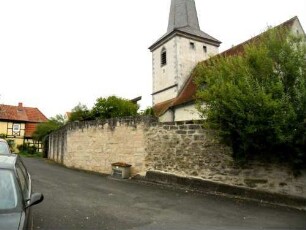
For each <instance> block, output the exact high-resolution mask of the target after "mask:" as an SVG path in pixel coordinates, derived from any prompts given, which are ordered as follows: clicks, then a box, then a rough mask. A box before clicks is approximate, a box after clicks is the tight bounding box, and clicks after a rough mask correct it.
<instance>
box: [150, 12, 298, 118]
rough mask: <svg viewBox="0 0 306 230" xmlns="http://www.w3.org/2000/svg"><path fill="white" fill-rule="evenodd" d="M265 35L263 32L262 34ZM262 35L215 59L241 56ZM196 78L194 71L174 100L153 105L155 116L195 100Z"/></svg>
mask: <svg viewBox="0 0 306 230" xmlns="http://www.w3.org/2000/svg"><path fill="white" fill-rule="evenodd" d="M295 20H299V19H298V17H293V18H291V19H289V20H288V21H286V22H284V23H282V24H280V25H278V26H276V27H275V28H280V27H285V28H286V27H288V28H289V27H291V26H292V25H293V23H294V22H295ZM264 33H265V32H264ZM262 35H263V33H261V34H259V35H257V36H255V37H253V38H251V39H249V40H247V41H245V42H243V43H241V44H239V45H237V46H234V47H232V48H230V49H228V50H226V51H224V52H222V53H220V54H218V55H216V56H214V58H215V57H220V56H235V55H241V54H243V53H244V49H245V46H246V45H247V44H251V43H253V42H256V41H258V39H260V37H261V36H262ZM206 61H207V60H205V61H202V62H200V63H198V65H204V64H205V63H206ZM195 77H196V74H195V71H192V73H191V75H190V77H189V79H188V80H187V82H186V84H185V86H184V87H183V88H182V90H181V92H180V93H179V95H178V96H177V97H176V98H173V99H171V100H168V101H164V102H161V103H159V104H156V105H154V107H153V109H154V112H155V115H156V116H161V115H163V114H164V113H165V112H166V111H167V110H168V109H169V108H171V107H175V106H178V105H182V104H185V103H188V102H192V101H194V100H195V95H196V89H197V88H196V85H195V83H194V79H195Z"/></svg>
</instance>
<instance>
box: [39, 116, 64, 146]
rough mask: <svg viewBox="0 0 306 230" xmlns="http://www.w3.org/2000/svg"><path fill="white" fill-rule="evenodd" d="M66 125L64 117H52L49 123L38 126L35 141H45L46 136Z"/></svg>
mask: <svg viewBox="0 0 306 230" xmlns="http://www.w3.org/2000/svg"><path fill="white" fill-rule="evenodd" d="M64 124H65V123H64V118H63V116H62V115H56V116H55V117H51V118H50V119H49V121H48V122H44V123H40V124H38V125H37V127H36V130H35V131H34V133H33V139H35V140H38V141H43V140H44V138H45V137H46V136H48V135H49V134H50V133H52V132H53V131H55V130H57V129H59V128H60V127H62V126H63V125H64Z"/></svg>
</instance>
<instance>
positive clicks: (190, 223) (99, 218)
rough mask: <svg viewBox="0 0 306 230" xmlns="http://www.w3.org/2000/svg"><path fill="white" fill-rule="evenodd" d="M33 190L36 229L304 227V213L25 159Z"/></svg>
mask: <svg viewBox="0 0 306 230" xmlns="http://www.w3.org/2000/svg"><path fill="white" fill-rule="evenodd" d="M24 161H25V163H26V165H27V166H28V168H29V171H30V173H31V174H32V180H33V184H34V190H35V191H39V192H42V193H43V194H44V196H45V200H44V201H43V203H41V204H39V205H37V206H35V207H34V214H35V219H34V227H35V229H52V230H55V229H74V230H75V229H102V230H103V229H118V230H119V229H120V230H124V229H139V230H149V229H150V230H163V229H167V230H193V229H197V230H198V229H207V230H215V229H218V230H219V229H227V230H228V229H232V230H234V229H235V230H236V229H284V230H285V229H286V230H289V229H303V230H305V229H306V212H302V211H297V210H292V209H287V208H280V207H272V206H263V205H260V204H257V203H251V202H245V201H239V200H233V199H228V198H225V197H218V196H213V195H203V194H197V193H188V192H186V191H182V190H174V189H170V188H165V187H162V186H156V185H149V184H143V183H138V182H134V181H129V180H128V181H118V180H114V179H110V178H108V177H104V176H100V175H95V174H88V173H84V172H79V171H74V170H70V169H66V168H64V167H62V166H59V165H56V164H54V163H52V162H49V161H47V160H43V159H29V158H27V159H24Z"/></svg>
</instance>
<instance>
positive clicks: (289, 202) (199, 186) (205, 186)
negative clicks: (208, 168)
mask: <svg viewBox="0 0 306 230" xmlns="http://www.w3.org/2000/svg"><path fill="white" fill-rule="evenodd" d="M134 179H136V180H143V181H147V182H153V183H158V184H164V185H165V184H166V185H172V186H183V187H184V188H186V189H187V190H188V189H191V190H196V191H199V192H204V193H213V194H221V195H230V196H234V197H235V198H241V199H247V200H252V201H257V202H260V203H269V204H273V205H279V206H287V207H291V208H295V209H299V210H306V198H302V197H296V196H290V195H284V194H278V193H271V192H266V191H259V190H255V189H251V188H246V187H239V186H233V185H227V184H222V183H218V182H213V181H208V180H203V179H199V178H192V177H181V176H176V175H173V174H168V173H163V172H159V171H148V172H147V173H146V176H145V177H141V176H136V177H135V178H134Z"/></svg>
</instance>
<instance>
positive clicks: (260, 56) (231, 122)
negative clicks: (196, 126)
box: [195, 29, 306, 168]
mask: <svg viewBox="0 0 306 230" xmlns="http://www.w3.org/2000/svg"><path fill="white" fill-rule="evenodd" d="M244 49H245V52H244V54H243V55H240V56H231V57H223V56H218V57H215V58H211V59H210V60H209V61H207V62H204V63H202V64H200V65H198V67H197V68H196V70H195V73H196V74H197V76H198V78H197V79H196V84H197V86H198V92H197V97H198V109H199V111H200V112H201V113H202V115H203V117H205V118H206V120H205V124H206V125H207V126H208V127H210V128H214V129H217V130H219V131H220V134H221V136H222V137H223V140H224V141H225V142H226V143H228V144H230V145H231V146H232V149H233V153H234V158H235V159H236V160H238V161H248V160H252V159H261V160H267V161H282V162H291V163H292V164H294V165H295V166H296V167H299V168H301V167H303V168H306V153H305V149H306V141H305V136H306V135H305V134H306V62H305V57H306V48H305V41H304V40H303V38H301V37H295V36H292V35H291V34H289V33H288V31H286V30H283V29H271V30H269V31H267V32H265V33H264V34H263V36H261V37H260V38H257V40H256V41H255V42H254V43H253V44H249V45H246V46H245V47H244ZM204 104H205V106H204Z"/></svg>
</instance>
